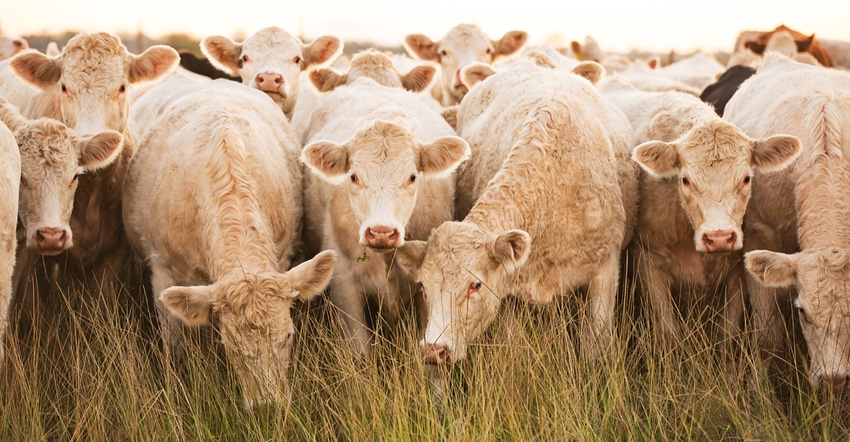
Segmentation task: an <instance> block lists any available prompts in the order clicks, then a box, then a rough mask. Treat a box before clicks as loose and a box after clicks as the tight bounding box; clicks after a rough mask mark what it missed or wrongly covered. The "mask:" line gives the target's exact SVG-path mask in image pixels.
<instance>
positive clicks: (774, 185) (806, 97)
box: [723, 53, 850, 389]
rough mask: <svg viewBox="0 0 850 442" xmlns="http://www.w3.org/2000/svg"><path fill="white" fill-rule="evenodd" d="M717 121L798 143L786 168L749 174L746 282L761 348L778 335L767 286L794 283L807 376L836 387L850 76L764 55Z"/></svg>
mask: <svg viewBox="0 0 850 442" xmlns="http://www.w3.org/2000/svg"><path fill="white" fill-rule="evenodd" d="M723 118H725V119H727V120H728V121H730V122H732V123H734V124H735V125H737V126H738V127H739V128H740V129H741V130H742V131H743V132H744V133H746V134H747V135H749V136H750V137H766V136H769V135H772V134H776V133H789V134H793V135H796V136H797V137H799V138H800V140H801V142H802V152H801V153H800V157H799V158H798V160H797V161H796V163H794V165H793V167H791V168H790V169H788V170H786V171H784V172H782V173H778V174H772V175H764V176H763V175H761V174H756V176H755V179H754V184H753V200H752V202H751V203H750V206H749V207H748V209H747V214H746V218H745V221H746V222H745V227H744V234H745V235H746V238H747V241H746V243H745V250H747V251H748V253H746V255H745V265H746V267H747V270H748V271H749V274H750V275H751V276H752V278H748V285H747V288H748V292H749V296H750V304H751V305H752V309H753V316H754V320H753V323H754V327H755V330H756V333H757V336H758V337H759V338H760V340H761V341H762V345H763V346H764V347H765V348H767V349H768V350H771V349H776V348H779V347H781V346H782V340H783V337H784V336H785V334H784V332H783V327H782V321H781V317H782V316H781V313H780V311H779V308H778V306H779V305H780V304H779V303H778V302H777V298H776V297H777V296H778V295H777V294H776V293H774V291H773V290H771V289H770V287H776V288H778V287H791V286H794V287H796V288H797V298H796V299H795V300H794V306H795V307H796V310H797V312H798V317H799V320H800V324H801V325H802V329H803V334H804V335H805V337H806V343H807V344H808V349H809V360H810V379H811V381H812V383H813V384H814V385H824V384H826V385H827V387H829V386H832V387H835V388H837V389H840V388H843V387H845V386H846V385H847V384H848V379H850V256H848V252H847V251H848V249H850V224H848V221H847V220H848V219H850V73H848V72H845V71H841V70H837V69H826V68H821V67H816V66H811V65H806V64H801V63H797V62H795V61H793V60H791V59H789V58H787V57H785V56H782V55H779V54H775V53H768V54H766V55H765V58H764V60H763V61H762V62H761V66H760V67H759V70H758V72H757V73H756V74H755V75H753V76H752V77H750V78H749V79H748V80H747V81H745V82H744V83H743V84H741V86H740V89H739V90H738V92H736V93H735V95H733V96H732V98H731V99H730V100H729V103H728V104H727V106H726V111H725V113H724V115H723ZM786 296H789V297H790V295H787V293H786V295H785V296H781V297H780V298H779V299H778V301H779V302H781V303H785V302H788V298H786Z"/></svg>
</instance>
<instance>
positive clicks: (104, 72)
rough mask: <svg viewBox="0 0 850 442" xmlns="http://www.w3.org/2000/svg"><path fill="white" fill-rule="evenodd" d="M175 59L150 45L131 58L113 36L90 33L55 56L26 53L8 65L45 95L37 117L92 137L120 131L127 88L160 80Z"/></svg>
mask: <svg viewBox="0 0 850 442" xmlns="http://www.w3.org/2000/svg"><path fill="white" fill-rule="evenodd" d="M179 60H180V57H179V56H178V55H177V51H175V50H174V49H172V48H170V47H168V46H153V47H150V48H148V49H147V50H146V51H145V52H144V53H142V54H141V55H133V54H130V53H129V52H127V48H125V47H124V45H122V44H121V40H120V39H119V38H118V37H116V36H113V35H111V34H107V33H95V34H78V35H76V36H74V37H73V38H72V39H71V40H69V41H68V44H67V45H65V47H64V49H63V50H62V52H61V54H60V55H59V56H58V57H48V56H47V55H44V54H42V53H40V52H37V51H33V52H26V53H22V54H20V55H18V56H16V57H15V58H13V59H12V60H11V61H10V62H9V66H10V67H11V68H12V70H13V71H14V72H15V74H16V75H18V76H19V77H21V78H22V79H23V80H24V81H26V82H27V83H30V84H32V85H34V86H36V87H39V88H41V89H42V90H44V91H45V92H47V93H48V94H49V97H50V102H49V104H48V105H47V107H49V108H50V109H46V112H39V114H40V115H44V116H52V117H54V118H56V119H58V120H60V121H62V122H63V123H65V124H66V125H68V126H70V127H72V128H74V130H76V131H77V133H78V134H79V135H81V136H91V135H94V134H96V133H99V132H103V131H105V130H115V131H118V132H123V131H124V129H125V128H126V125H127V115H128V112H129V108H130V102H129V95H128V93H127V92H128V90H129V88H130V87H131V85H134V84H137V83H140V82H145V81H150V80H155V79H157V78H160V77H161V76H163V75H165V74H167V73H168V72H171V71H172V70H173V69H174V68H175V67H176V66H177V63H178V62H179ZM27 113H30V112H29V111H27Z"/></svg>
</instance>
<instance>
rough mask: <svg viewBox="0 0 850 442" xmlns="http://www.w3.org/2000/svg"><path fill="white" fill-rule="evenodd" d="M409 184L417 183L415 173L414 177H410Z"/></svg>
mask: <svg viewBox="0 0 850 442" xmlns="http://www.w3.org/2000/svg"><path fill="white" fill-rule="evenodd" d="M407 182H408V183H409V184H413V183H415V182H416V174H415V173H414V174H413V175H410V178H408V179H407Z"/></svg>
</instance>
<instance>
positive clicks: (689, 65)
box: [658, 52, 726, 91]
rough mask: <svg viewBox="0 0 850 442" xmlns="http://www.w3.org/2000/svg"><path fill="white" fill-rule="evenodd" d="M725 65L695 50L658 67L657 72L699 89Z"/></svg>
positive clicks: (711, 80)
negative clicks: (686, 55) (687, 55)
mask: <svg viewBox="0 0 850 442" xmlns="http://www.w3.org/2000/svg"><path fill="white" fill-rule="evenodd" d="M725 70H726V67H725V66H723V64H722V63H720V62H719V61H717V59H716V58H714V55H712V54H709V53H706V52H696V53H694V54H693V55H691V56H689V57H686V58H683V59H681V60H677V61H675V62H673V63H670V64H669V65H667V66H663V67H661V68H659V69H658V73H659V74H661V75H665V76H667V77H670V78H672V79H673V80H677V81H681V82H683V83H685V84H688V85H690V86H692V87H694V88H696V89H698V90H699V91H702V90H703V89H705V87H706V86H708V85H709V84H711V83H714V80H716V79H717V76H718V75H720V74H722V73H723V71H725Z"/></svg>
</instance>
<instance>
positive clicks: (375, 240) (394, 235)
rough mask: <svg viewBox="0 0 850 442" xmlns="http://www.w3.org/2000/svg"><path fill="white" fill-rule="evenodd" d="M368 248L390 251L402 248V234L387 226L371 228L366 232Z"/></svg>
mask: <svg viewBox="0 0 850 442" xmlns="http://www.w3.org/2000/svg"><path fill="white" fill-rule="evenodd" d="M363 237H364V240H365V241H366V244H365V245H366V246H368V247H372V248H376V249H390V248H395V247H399V246H401V242H400V241H399V240H400V239H401V234H400V233H399V231H398V229H395V228H392V227H386V226H375V227H369V228H367V229H366V231H365V232H364V235H363Z"/></svg>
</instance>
